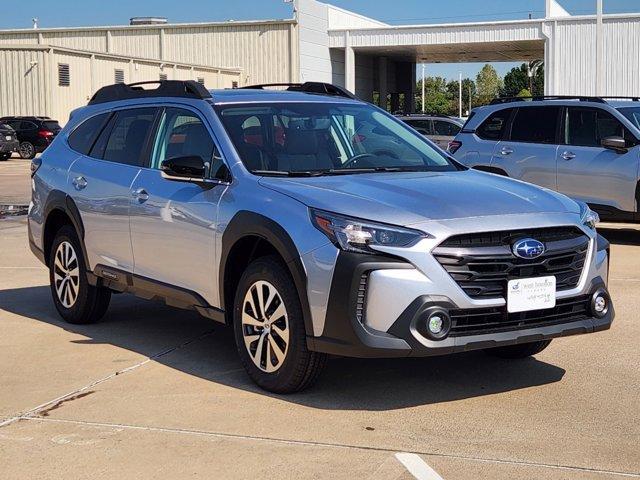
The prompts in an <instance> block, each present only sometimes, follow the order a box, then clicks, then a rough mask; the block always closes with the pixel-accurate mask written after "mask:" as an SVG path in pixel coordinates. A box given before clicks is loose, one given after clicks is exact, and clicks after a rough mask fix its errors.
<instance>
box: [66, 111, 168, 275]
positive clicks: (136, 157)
mask: <svg viewBox="0 0 640 480" xmlns="http://www.w3.org/2000/svg"><path fill="white" fill-rule="evenodd" d="M156 112H157V109H156V108H133V109H128V110H120V111H118V112H116V113H115V114H114V115H113V116H112V117H111V119H110V120H109V123H108V124H107V125H106V126H105V128H104V129H103V130H102V133H101V134H100V136H99V137H98V139H97V140H96V142H95V145H94V146H93V148H92V149H91V151H90V152H88V153H87V154H86V155H80V156H79V157H78V159H77V160H76V161H75V162H74V163H73V164H72V165H71V167H70V169H69V175H68V182H69V183H70V186H69V189H68V191H70V192H71V197H72V198H73V200H74V201H75V204H76V206H77V207H78V210H79V212H80V217H81V218H82V223H83V225H84V230H85V238H84V240H85V246H86V249H87V255H88V257H89V267H90V268H91V269H93V268H95V266H96V265H97V264H101V265H105V266H111V267H114V268H117V269H120V270H125V271H133V252H132V249H131V238H130V234H129V206H130V202H131V200H130V199H131V194H130V189H131V184H132V183H133V181H134V179H135V178H136V176H137V175H138V173H139V172H140V166H141V163H142V154H143V149H144V145H145V142H146V141H147V137H148V135H149V132H150V131H151V125H152V123H153V120H154V116H155V114H156ZM92 120H93V119H90V120H88V121H87V122H85V123H89V122H92ZM81 127H82V126H81ZM81 127H80V128H81Z"/></svg>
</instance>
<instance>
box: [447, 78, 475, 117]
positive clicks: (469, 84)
mask: <svg viewBox="0 0 640 480" xmlns="http://www.w3.org/2000/svg"><path fill="white" fill-rule="evenodd" d="M458 83H459V82H458V80H452V81H450V82H449V83H448V84H447V91H448V92H449V96H450V98H451V101H450V107H449V112H448V113H449V115H456V116H457V115H458V95H459V94H460V91H459V90H458ZM469 95H471V97H469ZM475 95H476V84H475V82H474V81H473V80H471V79H470V78H463V79H462V114H463V115H464V114H465V113H466V112H467V111H468V110H469V98H471V100H472V103H473V98H474V97H475ZM472 108H473V105H472Z"/></svg>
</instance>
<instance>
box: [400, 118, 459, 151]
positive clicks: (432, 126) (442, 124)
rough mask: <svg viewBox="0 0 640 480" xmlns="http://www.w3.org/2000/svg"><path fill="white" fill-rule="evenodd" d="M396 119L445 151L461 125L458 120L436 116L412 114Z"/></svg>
mask: <svg viewBox="0 0 640 480" xmlns="http://www.w3.org/2000/svg"><path fill="white" fill-rule="evenodd" d="M397 117H398V119H399V120H402V121H403V122H404V123H406V124H407V125H411V126H412V127H413V128H415V129H416V130H417V131H418V132H420V133H421V134H422V135H424V136H425V137H427V138H428V139H429V140H431V141H432V142H434V143H435V144H436V145H438V146H439V147H440V148H442V149H443V150H446V149H447V146H448V145H449V142H450V141H451V140H453V139H454V137H455V136H456V135H457V134H458V133H460V130H461V129H462V124H463V122H461V121H460V119H458V118H455V117H448V116H446V115H437V114H435V115H434V114H428V115H427V114H421V113H413V114H409V115H398V116H397Z"/></svg>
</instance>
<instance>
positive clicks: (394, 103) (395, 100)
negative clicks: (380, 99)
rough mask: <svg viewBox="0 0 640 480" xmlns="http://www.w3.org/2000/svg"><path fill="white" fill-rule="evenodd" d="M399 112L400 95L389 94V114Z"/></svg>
mask: <svg viewBox="0 0 640 480" xmlns="http://www.w3.org/2000/svg"><path fill="white" fill-rule="evenodd" d="M398 110H400V94H399V93H392V94H391V113H394V112H397V111H398Z"/></svg>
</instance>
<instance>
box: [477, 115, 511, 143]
mask: <svg viewBox="0 0 640 480" xmlns="http://www.w3.org/2000/svg"><path fill="white" fill-rule="evenodd" d="M512 111H513V109H512V108H505V109H504V110H498V111H497V112H493V113H492V114H491V115H489V117H488V118H487V119H486V120H485V121H484V122H482V123H481V124H480V126H479V127H478V128H477V129H476V135H478V136H479V137H480V138H482V139H484V140H502V138H503V137H504V133H505V130H506V128H507V123H508V122H509V118H510V117H511V112H512Z"/></svg>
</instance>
